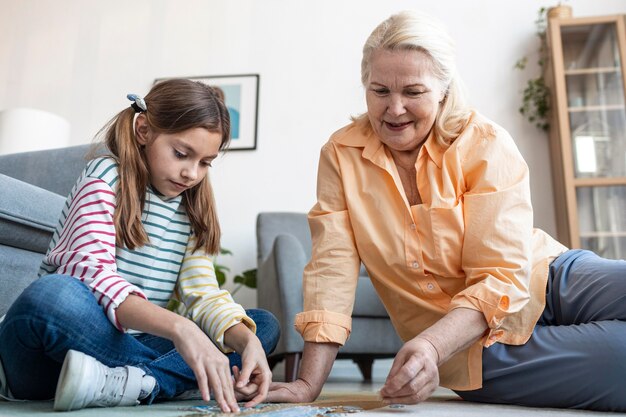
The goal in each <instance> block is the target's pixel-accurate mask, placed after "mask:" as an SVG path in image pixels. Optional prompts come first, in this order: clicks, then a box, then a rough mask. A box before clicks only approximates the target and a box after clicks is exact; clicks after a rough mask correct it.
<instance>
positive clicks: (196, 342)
mask: <svg viewBox="0 0 626 417" xmlns="http://www.w3.org/2000/svg"><path fill="white" fill-rule="evenodd" d="M182 323H184V324H182V325H177V329H176V330H175V334H176V336H175V337H174V338H173V339H172V341H173V342H174V346H175V347H176V350H177V351H178V353H180V355H181V356H182V358H183V359H184V360H185V362H186V363H187V365H189V367H190V368H191V369H192V370H193V373H194V375H195V376H196V381H198V389H199V390H200V393H201V394H202V399H203V400H204V401H209V400H210V399H211V393H212V394H213V399H215V401H217V404H218V405H219V407H220V409H221V410H222V411H223V412H225V413H230V412H238V411H239V406H238V405H237V400H236V399H235V392H234V389H233V381H232V377H231V374H230V368H229V363H228V358H227V357H226V355H224V354H223V353H222V352H221V351H220V350H219V349H218V348H217V347H216V346H215V345H214V344H213V342H211V339H209V338H208V336H207V335H206V334H204V332H203V331H202V330H201V329H200V328H199V327H198V326H196V324H195V323H193V322H192V321H190V320H185V321H184V322H182Z"/></svg>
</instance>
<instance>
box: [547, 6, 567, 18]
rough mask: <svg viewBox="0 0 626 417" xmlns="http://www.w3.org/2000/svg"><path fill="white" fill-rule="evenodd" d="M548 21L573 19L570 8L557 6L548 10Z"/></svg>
mask: <svg viewBox="0 0 626 417" xmlns="http://www.w3.org/2000/svg"><path fill="white" fill-rule="evenodd" d="M547 15H548V19H571V18H572V17H573V13H572V6H568V5H565V4H561V3H560V2H559V4H557V5H556V6H554V7H549V8H548V13H547Z"/></svg>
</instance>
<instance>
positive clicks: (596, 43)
mask: <svg viewBox="0 0 626 417" xmlns="http://www.w3.org/2000/svg"><path fill="white" fill-rule="evenodd" d="M561 39H562V41H563V64H564V67H565V80H566V85H567V106H568V113H569V118H570V132H571V139H572V151H573V155H572V157H573V163H574V173H575V176H576V177H577V178H593V177H624V176H626V112H625V111H624V109H625V107H624V103H625V100H624V86H623V78H622V62H621V58H620V54H619V44H618V39H617V28H616V26H615V24H612V23H606V24H593V25H581V26H564V27H562V28H561Z"/></svg>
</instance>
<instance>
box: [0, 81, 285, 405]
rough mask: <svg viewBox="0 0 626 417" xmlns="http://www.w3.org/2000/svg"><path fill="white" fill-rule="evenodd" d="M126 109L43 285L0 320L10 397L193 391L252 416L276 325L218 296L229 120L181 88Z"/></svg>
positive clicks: (78, 399)
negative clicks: (216, 192) (215, 170)
mask: <svg viewBox="0 0 626 417" xmlns="http://www.w3.org/2000/svg"><path fill="white" fill-rule="evenodd" d="M129 99H131V100H132V104H131V106H130V107H129V108H127V109H126V110H123V111H122V112H120V113H119V114H118V115H117V116H116V117H115V118H114V119H113V120H112V121H111V122H110V123H109V124H108V125H107V126H105V128H103V131H104V132H105V144H106V146H107V148H108V150H109V151H110V154H111V155H110V156H105V157H97V158H95V159H93V160H91V161H90V162H89V163H88V164H87V167H86V168H85V170H84V171H83V173H82V175H81V176H80V178H79V179H78V181H77V183H76V185H75V187H74V188H73V190H72V192H71V193H70V195H69V197H68V200H67V204H66V207H65V209H64V210H63V213H62V215H61V219H60V221H59V226H58V228H57V230H56V232H55V233H54V236H53V238H52V242H51V244H50V248H49V250H48V253H47V255H46V257H45V259H44V262H43V265H42V271H41V273H40V275H42V277H41V278H40V279H38V280H37V281H35V282H34V283H33V284H32V285H31V286H30V287H28V288H27V289H26V290H25V291H24V293H23V294H22V295H21V296H20V297H19V298H18V299H17V300H16V301H15V303H14V304H13V306H12V307H11V308H10V310H9V311H8V313H7V315H6V318H5V320H4V321H3V322H2V325H1V327H0V341H1V343H0V358H1V359H2V365H3V366H4V371H5V373H6V382H7V385H8V388H9V389H10V394H11V395H12V396H13V397H14V398H18V399H32V400H38V399H48V398H51V397H53V396H54V397H55V402H54V409H55V410H73V409H79V408H83V407H97V406H101V407H111V406H117V405H134V404H138V403H139V402H140V401H141V402H143V403H147V404H150V403H152V402H153V401H155V400H160V399H169V398H174V397H176V396H178V395H180V394H182V393H184V392H185V391H190V390H193V389H194V388H195V389H199V390H200V393H201V395H202V398H203V399H204V400H205V401H208V400H209V399H210V398H211V397H212V398H213V399H215V400H216V401H217V403H218V404H219V406H220V408H221V409H222V411H224V412H234V411H238V410H239V408H238V406H237V398H239V399H241V398H247V399H251V400H250V401H249V402H248V403H247V404H246V406H247V407H251V406H254V405H256V404H258V403H259V402H261V401H262V400H264V399H265V397H266V395H267V391H268V387H269V383H270V380H271V372H270V370H269V367H268V364H267V360H266V354H267V353H270V352H271V351H272V350H273V349H274V347H275V345H276V343H277V341H278V333H279V330H278V329H279V328H278V324H277V321H276V319H275V318H274V317H273V316H272V315H271V314H270V313H268V312H265V311H262V310H249V311H247V312H246V311H244V310H243V308H242V307H241V306H240V305H238V304H235V303H234V302H233V299H232V298H231V296H230V294H229V293H228V292H227V291H225V290H220V289H219V287H218V285H217V281H216V279H215V270H214V267H213V264H212V262H211V258H210V254H215V253H216V252H217V251H218V249H219V242H220V228H219V224H218V220H217V215H216V211H215V203H214V201H213V193H212V189H211V185H210V182H209V179H208V175H207V174H208V169H209V167H210V166H211V162H212V161H213V160H214V159H215V158H216V157H217V156H218V152H219V151H220V150H223V149H224V148H225V147H226V146H227V144H228V140H229V136H230V120H229V116H228V111H227V110H226V107H225V106H224V103H223V102H222V101H221V100H220V99H219V98H218V97H217V95H216V92H215V91H214V89H212V88H211V87H209V86H207V85H204V84H201V83H198V82H193V81H189V80H183V79H179V80H168V81H163V82H161V83H158V84H157V85H155V86H154V87H153V88H152V90H151V91H150V93H149V94H148V95H147V96H146V97H145V100H144V99H142V98H140V97H137V96H134V95H129ZM171 300H174V301H175V303H173V304H177V307H176V309H175V310H176V313H175V312H172V311H169V310H168V309H166V306H167V305H168V303H170V301H171ZM177 313H178V314H177ZM255 331H256V335H255ZM233 351H234V352H233ZM229 365H230V366H232V369H233V372H234V374H235V376H236V379H235V381H234V382H233V377H232V376H231V371H230V369H231V368H230V366H229ZM1 368H2V367H1V366H0V369H1ZM0 373H1V372H0ZM55 387H56V394H55ZM235 391H237V394H236V393H235Z"/></svg>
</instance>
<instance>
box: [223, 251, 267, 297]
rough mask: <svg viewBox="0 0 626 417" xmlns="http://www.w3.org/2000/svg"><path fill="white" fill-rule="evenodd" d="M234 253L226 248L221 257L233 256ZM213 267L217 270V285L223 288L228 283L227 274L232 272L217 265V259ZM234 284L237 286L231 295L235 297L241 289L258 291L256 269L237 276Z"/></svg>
mask: <svg viewBox="0 0 626 417" xmlns="http://www.w3.org/2000/svg"><path fill="white" fill-rule="evenodd" d="M232 254H233V253H232V252H231V251H230V250H228V249H224V248H220V255H232ZM213 266H214V268H215V276H216V277H217V283H218V284H219V286H220V287H221V286H222V285H224V284H225V283H226V278H227V275H226V274H227V273H228V272H230V268H228V267H226V266H224V265H221V264H219V263H217V259H215V260H214V261H213ZM233 282H234V283H235V284H237V286H236V287H235V289H234V290H232V291H231V292H230V293H231V294H232V295H234V294H235V293H237V291H239V290H240V289H241V287H248V288H252V289H256V268H253V269H248V270H245V271H243V272H242V273H241V274H239V275H235V277H234V278H233Z"/></svg>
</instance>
